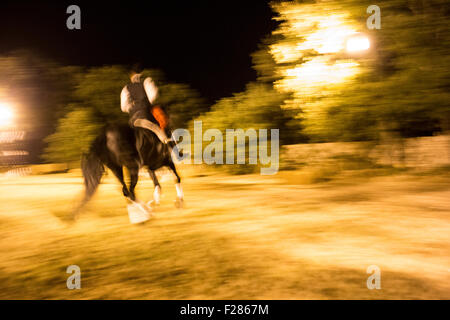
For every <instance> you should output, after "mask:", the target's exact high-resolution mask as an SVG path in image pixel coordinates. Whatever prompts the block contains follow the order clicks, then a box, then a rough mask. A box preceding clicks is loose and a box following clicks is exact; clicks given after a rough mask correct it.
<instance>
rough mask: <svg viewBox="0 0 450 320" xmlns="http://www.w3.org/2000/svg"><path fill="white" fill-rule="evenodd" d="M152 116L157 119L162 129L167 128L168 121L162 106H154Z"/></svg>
mask: <svg viewBox="0 0 450 320" xmlns="http://www.w3.org/2000/svg"><path fill="white" fill-rule="evenodd" d="M152 115H153V117H155V119H156V121H158V123H159V126H160V127H161V128H162V129H165V128H166V127H167V123H168V119H167V115H166V114H165V113H164V111H163V109H161V107H160V106H154V107H153V108H152Z"/></svg>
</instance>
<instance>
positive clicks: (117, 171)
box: [108, 164, 135, 201]
mask: <svg viewBox="0 0 450 320" xmlns="http://www.w3.org/2000/svg"><path fill="white" fill-rule="evenodd" d="M108 168H109V169H111V171H112V172H113V173H114V175H115V176H116V178H117V179H118V180H119V182H120V184H121V185H122V192H123V195H124V196H125V197H127V198H130V199H131V200H133V201H134V200H135V196H134V192H133V193H131V192H130V191H129V190H128V188H127V185H126V184H125V181H124V179H123V169H122V167H121V166H118V165H111V164H110V165H108Z"/></svg>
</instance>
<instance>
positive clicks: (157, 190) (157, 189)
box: [148, 169, 161, 204]
mask: <svg viewBox="0 0 450 320" xmlns="http://www.w3.org/2000/svg"><path fill="white" fill-rule="evenodd" d="M148 173H149V174H150V178H152V180H153V185H154V186H155V191H153V202H154V203H155V204H159V202H160V200H161V185H160V184H159V181H158V178H157V177H156V174H155V171H153V170H151V169H148ZM150 203H152V201H150Z"/></svg>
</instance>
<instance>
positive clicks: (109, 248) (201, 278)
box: [0, 170, 450, 299]
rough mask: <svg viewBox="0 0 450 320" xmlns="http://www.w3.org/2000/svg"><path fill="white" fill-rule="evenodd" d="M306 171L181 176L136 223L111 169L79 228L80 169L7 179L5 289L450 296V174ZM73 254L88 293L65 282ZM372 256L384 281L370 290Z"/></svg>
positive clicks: (78, 294) (202, 295)
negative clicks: (321, 175) (326, 174)
mask: <svg viewBox="0 0 450 320" xmlns="http://www.w3.org/2000/svg"><path fill="white" fill-rule="evenodd" d="M306 176H308V175H306ZM141 179H142V180H141V181H140V183H139V185H138V189H137V191H138V194H139V196H140V197H141V198H142V199H143V200H144V199H145V200H148V199H149V198H151V194H152V191H153V185H152V183H151V181H150V179H148V178H141ZM309 180H310V179H308V178H306V179H305V173H304V172H301V171H281V172H279V173H278V174H277V175H275V176H260V175H256V174H255V175H241V176H232V175H226V174H223V173H205V174H198V173H197V174H189V175H188V174H185V175H184V181H183V182H184V190H185V207H184V208H183V209H176V208H175V207H174V205H173V199H174V198H175V190H174V187H173V186H174V184H173V182H172V181H171V180H168V181H164V182H163V183H162V187H163V194H164V197H163V199H162V203H161V205H160V206H159V207H157V208H156V209H155V211H154V213H155V217H154V218H153V219H151V220H150V221H148V222H147V223H145V224H142V225H131V224H130V223H129V221H128V216H127V211H126V201H125V199H124V198H123V197H122V195H121V192H120V187H119V185H118V184H117V182H116V181H115V179H114V178H113V177H112V175H108V176H106V177H104V179H103V183H102V184H101V185H100V189H99V191H98V193H97V194H96V195H95V197H94V198H93V200H92V201H91V202H90V203H89V204H88V205H87V206H86V208H85V209H84V210H83V212H82V214H81V216H80V218H79V220H78V221H77V222H76V223H74V224H70V223H67V222H66V221H65V219H64V216H65V215H66V214H67V212H68V211H69V210H70V208H72V207H73V206H74V204H75V201H76V200H77V197H78V195H79V194H80V193H81V190H82V179H81V176H80V175H79V174H75V173H72V174H53V175H34V176H27V177H16V178H0V228H1V231H0V252H1V260H0V298H1V299H449V298H450V282H449V280H450V175H449V174H448V171H445V170H444V171H436V172H434V173H428V174H417V173H414V172H396V173H391V174H389V175H386V174H381V175H380V174H368V173H367V174H365V173H363V172H361V171H358V173H352V174H339V175H337V176H335V177H334V178H333V179H332V180H329V181H322V182H319V183H314V184H312V183H307V182H308V181H309ZM73 264H76V265H78V266H79V267H80V268H81V289H80V290H68V289H67V287H66V279H67V277H68V276H69V274H67V273H66V268H67V267H68V266H69V265H73ZM370 265H377V266H379V268H380V269H381V287H382V288H381V290H369V289H368V288H367V286H366V280H367V278H368V276H369V274H367V273H366V269H367V267H368V266H370Z"/></svg>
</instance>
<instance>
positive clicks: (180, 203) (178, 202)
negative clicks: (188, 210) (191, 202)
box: [175, 198, 184, 209]
mask: <svg viewBox="0 0 450 320" xmlns="http://www.w3.org/2000/svg"><path fill="white" fill-rule="evenodd" d="M183 205H184V200H183V199H182V198H177V200H175V207H176V208H177V209H181V208H183Z"/></svg>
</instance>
